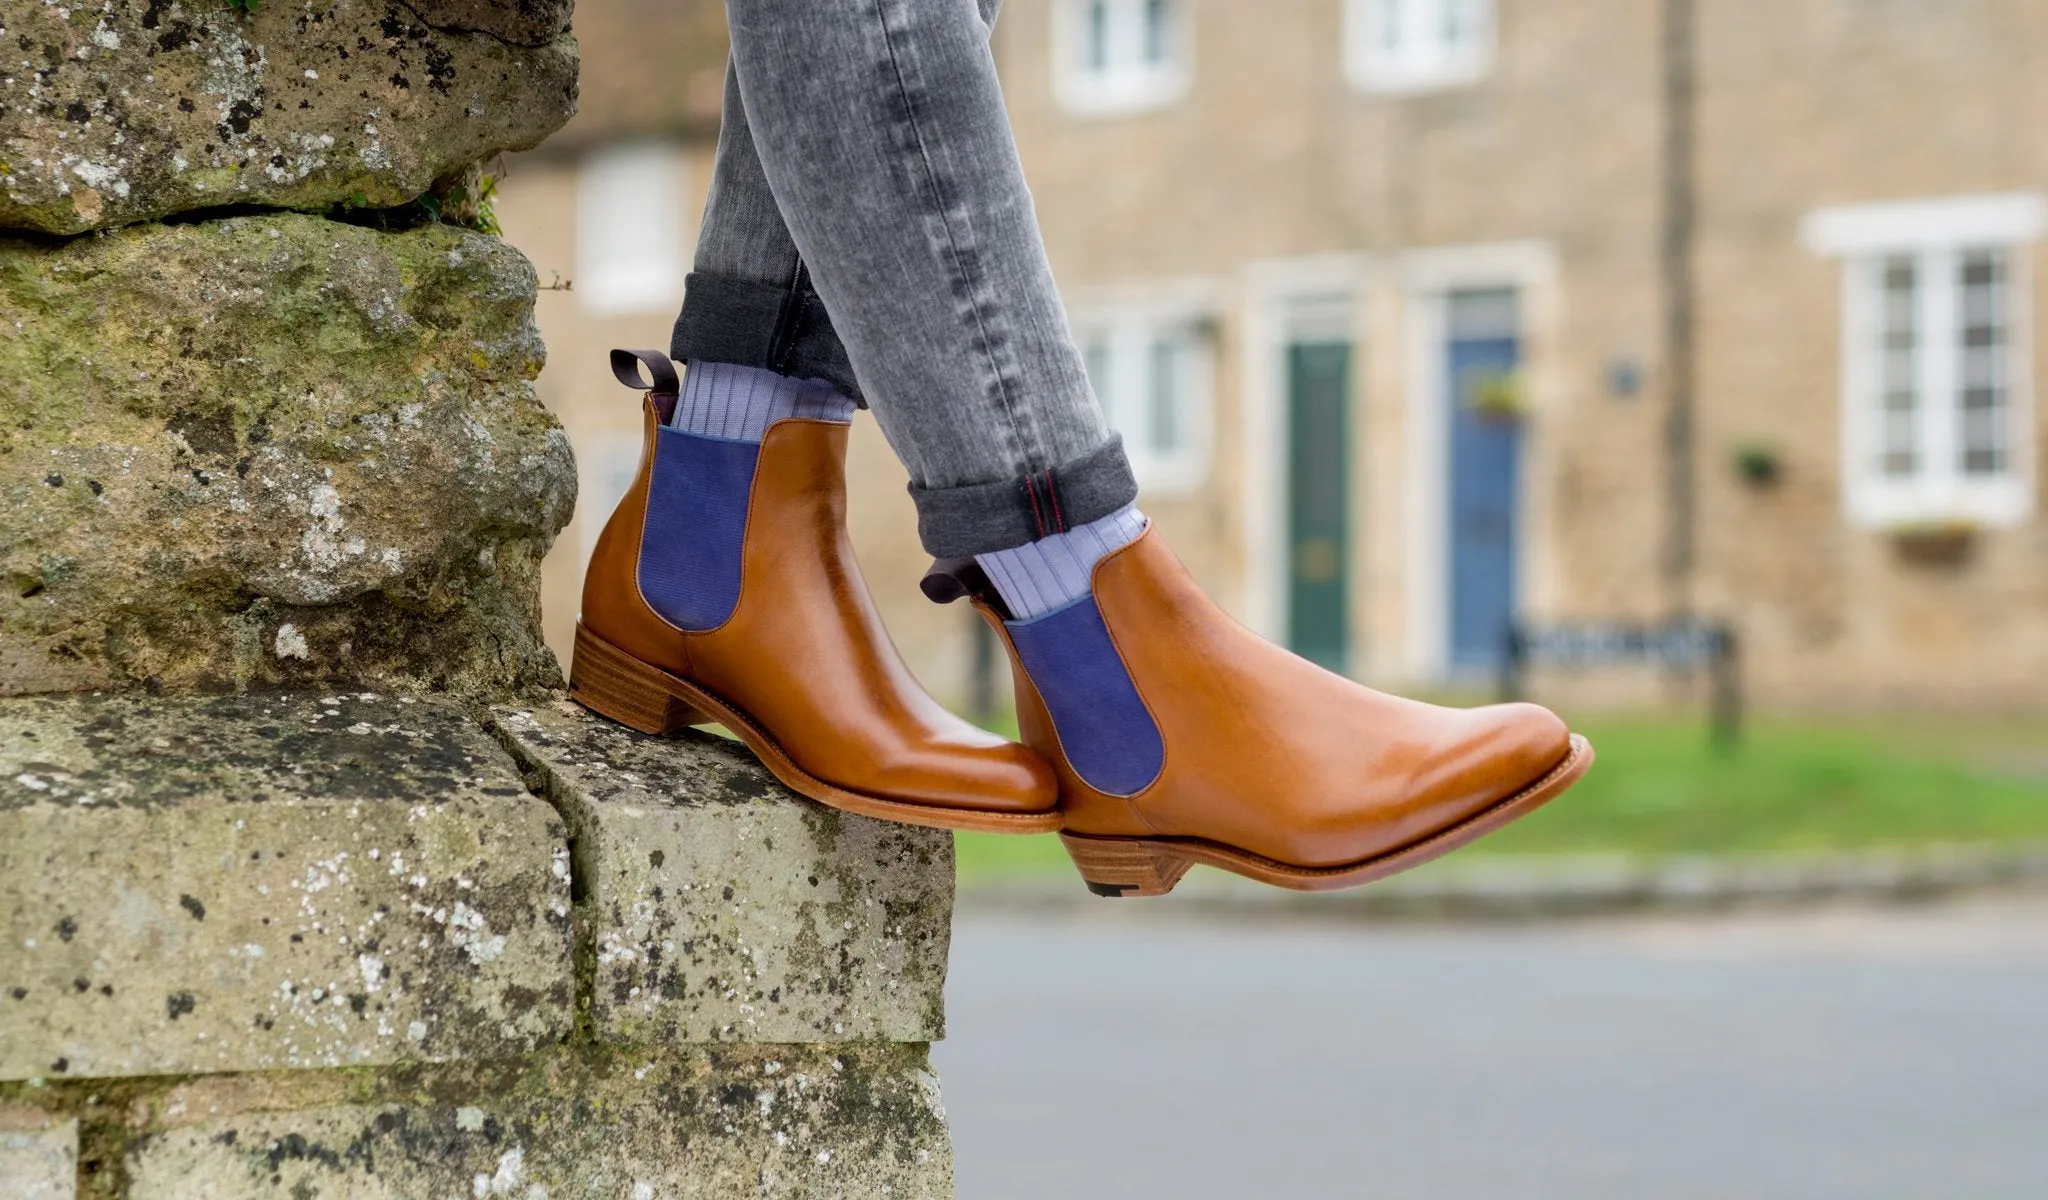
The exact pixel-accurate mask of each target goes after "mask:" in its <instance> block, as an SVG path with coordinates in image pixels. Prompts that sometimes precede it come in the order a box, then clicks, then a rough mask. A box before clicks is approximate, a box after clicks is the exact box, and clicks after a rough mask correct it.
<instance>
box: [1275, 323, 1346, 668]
mask: <svg viewBox="0 0 2048 1200" xmlns="http://www.w3.org/2000/svg"><path fill="white" fill-rule="evenodd" d="M1350 410H1351V347H1350V346H1348V345H1346V344H1344V343H1342V342H1313V343H1302V344H1297V345H1293V346H1289V347H1288V348H1287V552H1288V553H1287V561H1288V582H1289V585H1290V586H1289V588H1288V602H1287V647H1288V649H1290V650H1292V651H1294V652H1295V653H1296V654H1299V655H1301V656H1302V657H1303V658H1306V659H1308V660H1309V661H1311V662H1314V663H1319V664H1321V665H1322V666H1325V667H1328V668H1330V669H1331V670H1333V671H1342V670H1344V669H1345V665H1346V658H1347V655H1346V653H1345V651H1346V649H1347V642H1348V639H1347V638H1346V636H1345V626H1346V624H1347V622H1346V619H1345V618H1346V614H1347V612H1348V611H1349V609H1350V596H1349V592H1350V587H1349V578H1348V576H1349V574H1350V572H1349V569H1348V565H1349V563H1350V561H1351V532H1350V520H1349V517H1350V495H1351V488H1350V485H1349V481H1350V459H1351V437H1350V427H1351V419H1350Z"/></svg>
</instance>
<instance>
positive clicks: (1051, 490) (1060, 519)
mask: <svg viewBox="0 0 2048 1200" xmlns="http://www.w3.org/2000/svg"><path fill="white" fill-rule="evenodd" d="M1045 494H1046V496H1047V498H1048V499H1050V500H1051V501H1052V527H1053V528H1054V529H1056V530H1058V531H1060V532H1061V533H1065V532H1066V531H1067V518H1066V515H1065V514H1063V513H1061V512H1060V493H1059V489H1058V488H1056V487H1054V486H1053V482H1052V468H1051V467H1047V468H1046V469H1045Z"/></svg>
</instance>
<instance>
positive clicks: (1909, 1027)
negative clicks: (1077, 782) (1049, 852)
mask: <svg viewBox="0 0 2048 1200" xmlns="http://www.w3.org/2000/svg"><path fill="white" fill-rule="evenodd" d="M1104 903H1105V904H1112V903H1113V904H1131V905H1138V904H1144V903H1146V902H1143V901H1105V902H1104ZM1154 903H1155V904H1161V905H1162V906H1161V907H1157V908H1154V909H1151V910H1147V911H1143V912H1139V913H1138V915H1135V916H1126V917H1117V916H1113V915H1106V916H1105V917H1103V918H1100V919H1092V918H1080V919H1075V918H1065V919H1051V918H1023V917H1006V916H999V915H976V914H974V913H972V912H969V913H967V914H965V915H963V916H962V918H961V919H960V921H959V922H958V925H957V927H956V930H955V934H954V946H953V967H952V976H951V979H950V982H949V984H948V987H947V1000H948V1005H949V1009H948V1025H949V1038H948V1040H947V1041H946V1042H945V1043H943V1044H942V1045H940V1046H939V1047H937V1048H935V1050H934V1055H933V1056H934V1059H935V1062H936V1064H937V1068H938V1071H939V1074H940V1078H941V1080H942V1081H943V1086H944V1091H945V1098H946V1107H947V1110H948V1113H949V1115H950V1117H951V1121H952V1128H953V1136H954V1145H955V1155H956V1163H957V1166H956V1179H957V1185H958V1194H959V1196H960V1197H961V1198H962V1200H1010V1198H1013V1197H1016V1198H1023V1197H1029V1198H1033V1200H1036V1198H1040V1197H1064V1196H1075V1197H1098V1196H1100V1197H1113V1198H1119V1200H1143V1198H1150V1197H1173V1198H1175V1200H1198V1198H1202V1197H1266V1196H1287V1197H1402V1198H1411V1197H1412V1198H1416V1200H1466V1198H1478V1197H1485V1198H1488V1200H1495V1198H1501V1197H1512V1198H1518V1200H1519V1198H1525V1197H1526V1198H1551V1197H1555V1198H1558V1200H1606V1198H1609V1197H1612V1198H1616V1200H1621V1198H1627V1200H1651V1198H1658V1200H1661V1198H1667V1197H1668V1198H1674V1200H1678V1198H1686V1200H1689V1198H1693V1197H1699V1198H1709V1197H1711V1198H1714V1200H1722V1198H1729V1197H1740V1198H1743V1200H1767V1198H1781V1197H1782V1198H1784V1200H1835V1198H1841V1200H1879V1198H1889V1197H1900V1198H1905V1197H1911V1198H1913V1200H1937V1198H1938V1200H2004V1198H2007V1197H2011V1198H2014V1200H2021V1198H2024V1200H2048V897H2034V898H2008V899H2003V900H1985V901H1977V902H1972V903H1960V904H1955V905H1951V906H1946V907H1942V908H1936V909H1915V910H1899V911H1891V912H1876V911H1840V912H1822V913H1808V914H1801V915H1787V916H1725V917H1720V918H1686V919H1675V918H1669V919H1652V918H1638V919H1629V920H1614V921H1605V922H1599V923H1575V924H1569V925H1561V926H1558V925H1553V926H1527V927H1491V928H1467V927H1447V926H1434V927H1432V926H1355V925H1353V926H1335V925H1322V926H1307V927H1304V926H1300V925H1288V926H1279V925H1273V924H1234V925H1233V924H1218V923H1214V922H1208V923H1194V922H1189V921H1185V920H1181V919H1177V918H1176V917H1175V916H1174V914H1173V913H1172V911H1171V909H1170V908H1168V907H1164V906H1165V905H1170V904H1171V900H1170V899H1168V900H1167V901H1164V902H1154ZM1129 911H1133V912H1137V910H1129Z"/></svg>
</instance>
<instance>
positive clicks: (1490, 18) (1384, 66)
mask: <svg viewBox="0 0 2048 1200" xmlns="http://www.w3.org/2000/svg"><path fill="white" fill-rule="evenodd" d="M1494 41H1495V36H1494V0H1345V5H1344V68H1345V73H1346V74H1347V75H1348V76H1350V78H1351V82H1352V83H1353V84H1355V85H1356V86H1358V87H1361V88H1364V89H1366V90H1368V91H1375V92H1412V91H1423V90H1426V89H1430V88H1441V87H1455V86H1457V85H1459V84H1466V83H1471V82H1473V81H1475V80H1477V79H1479V78H1481V77H1483V76H1484V75H1485V74H1486V71H1487V68H1489V67H1491V66H1492V65H1493V51H1494Z"/></svg>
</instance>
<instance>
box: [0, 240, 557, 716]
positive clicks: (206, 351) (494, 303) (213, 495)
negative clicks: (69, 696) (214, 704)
mask: <svg viewBox="0 0 2048 1200" xmlns="http://www.w3.org/2000/svg"><path fill="white" fill-rule="evenodd" d="M533 296H534V277H533V271H532V268H531V266H530V265H529V264H528V263H527V262H526V260H525V259H524V258H523V257H521V256H520V255H519V254H518V252H517V251H515V250H513V249H511V248H510V247H508V246H506V245H505V244H503V243H502V242H499V241H497V240H496V239H493V238H488V237H483V236H480V235H477V234H474V233H470V232H468V231H464V230H459V229H454V228H449V227H446V226H426V227H422V228H419V229H414V230H410V231H407V232H403V233H382V232H377V231H374V230H369V229H364V228H360V227H357V226H352V225H345V224H340V223H337V222H332V221H325V220H320V219H318V218H315V217H310V216H299V215H290V214H280V215H274V216H264V217H246V218H235V219H230V220H221V221H209V222H203V223H199V224H192V225H165V226H137V227H133V228H130V229H125V230H120V231H117V232H115V233H113V234H111V235H108V236H105V237H99V238H91V239H82V240H78V241H74V242H70V243H67V244H65V245H63V246H60V247H56V248H51V247H48V246H44V245H40V244H34V243H28V242H8V241H5V240H0V500H4V504H5V507H6V510H7V512H8V519H7V520H6V521H5V522H4V523H0V581H4V587H0V628H4V629H6V630H7V634H8V636H7V637H6V638H5V642H6V645H5V647H4V649H0V695H5V694H21V693H32V692H38V691H58V690H69V689H74V688H80V687H105V686H134V685H140V684H143V683H145V682H149V681H155V683H156V684H160V685H162V686H166V687H173V688H179V687H235V686H248V685H252V684H260V683H266V682H286V681H292V680H318V679H326V678H345V679H357V680H367V681H372V682H379V683H382V684H384V685H389V686H397V685H400V684H403V685H408V686H417V687H423V688H428V689H445V690H453V691H458V692H467V693H472V694H486V693H491V692H500V693H501V692H504V691H506V690H512V689H518V688H526V687H535V686H543V685H546V684H548V683H549V682H551V681H553V680H555V679H557V678H559V677H558V675H557V674H556V671H557V668H556V667H555V665H554V663H553V660H552V659H551V658H550V657H549V656H548V655H547V653H546V650H545V648H544V647H543V646H542V644H541V640H540V636H539V630H538V611H537V610H538V588H537V575H538V570H539V559H540V557H541V555H542V554H543V553H544V552H545V550H546V547H547V545H548V542H549V540H550V539H551V538H552V537H553V535H554V533H555V531H556V530H558V529H559V528H561V526H562V525H563V524H564V523H565V522H566V521H567V519H568V515H569V512H570V509H571V506H572V505H573V502H574V486H575V485H574V478H575V472H574V464H573V460H572V457H571V453H570V450H569V445H568V441H567V439H566V437H565V436H564V435H563V433H562V430H561V428H560V426H559V425H558V424H557V423H556V422H555V420H554V419H553V418H552V417H551V416H550V415H549V414H548V413H547V412H546V411H545V410H544V409H542V407H541V406H540V404H539V403H538V402H537V401H536V400H535V399H534V396H533V390H532V380H533V378H534V376H535V375H536V374H537V373H538V371H539V369H540V366H541V362H542V360H543V357H544V350H543V348H542V346H541V343H540V339H539V336H538V334H537V332H536V330H535V327H534V324H533V316H532V306H533ZM287 625H288V626H290V631H289V632H284V629H285V627H286V626H287Z"/></svg>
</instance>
